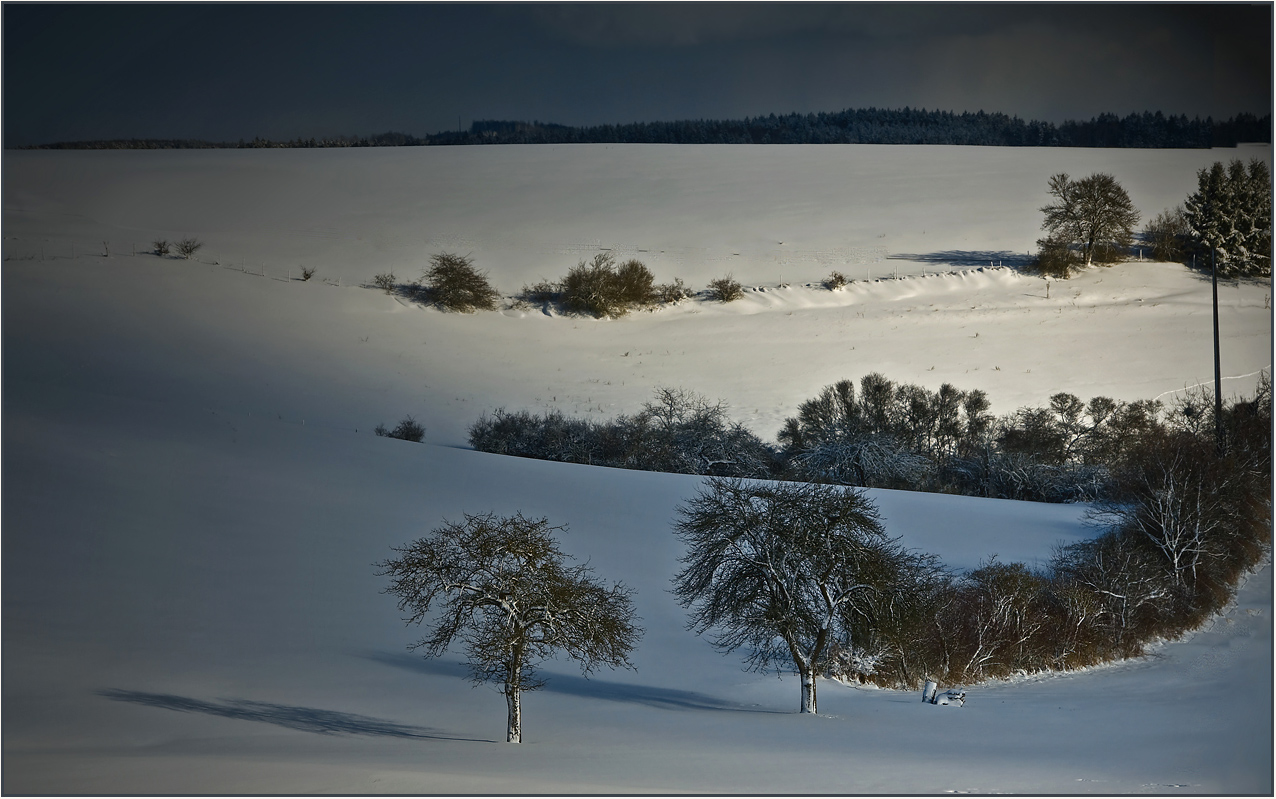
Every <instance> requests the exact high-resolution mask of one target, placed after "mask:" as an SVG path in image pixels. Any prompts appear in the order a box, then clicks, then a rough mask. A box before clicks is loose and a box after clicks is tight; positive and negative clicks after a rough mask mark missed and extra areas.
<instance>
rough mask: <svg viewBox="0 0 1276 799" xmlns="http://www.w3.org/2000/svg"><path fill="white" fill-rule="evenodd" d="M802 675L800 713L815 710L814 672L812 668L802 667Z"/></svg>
mask: <svg viewBox="0 0 1276 799" xmlns="http://www.w3.org/2000/svg"><path fill="white" fill-rule="evenodd" d="M800 673H801V675H802V709H801V710H800V711H798V712H800V713H814V712H815V672H814V671H813V670H812V669H809V668H804V669H802V670H801V672H800Z"/></svg>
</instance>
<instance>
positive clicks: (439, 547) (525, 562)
mask: <svg viewBox="0 0 1276 799" xmlns="http://www.w3.org/2000/svg"><path fill="white" fill-rule="evenodd" d="M562 529H564V528H562V527H554V526H551V525H550V524H549V520H548V519H543V518H542V519H527V518H525V517H524V516H523V515H522V514H521V513H517V514H515V515H513V516H509V517H499V516H496V515H495V514H491V513H488V514H483V515H475V516H471V515H469V514H466V515H465V520H464V521H463V522H459V523H454V522H445V523H444V525H443V526H442V527H439V528H437V529H435V530H434V531H432V532H431V533H430V535H429V536H427V537H425V538H421V539H418V540H417V541H414V542H412V543H411V544H408V545H406V546H402V547H395V548H394V551H395V552H397V553H398V557H395V558H391V559H389V560H386V561H383V562H381V563H379V564H378V566H379V567H380V569H381V571H380V572H379V574H380V575H381V576H385V577H389V578H390V586H389V588H387V589H386V593H389V594H393V595H395V596H397V597H398V598H399V610H401V611H404V612H406V613H407V616H406V618H405V619H404V621H405V622H406V623H408V624H420V623H422V622H424V621H425V620H426V619H427V617H429V618H430V619H431V620H432V626H431V628H430V632H429V634H427V635H426V637H424V638H422V639H421V640H419V641H417V642H416V643H414V644H412V645H411V646H409V649H425V650H426V657H437V656H438V655H441V654H443V652H445V651H446V650H447V649H448V647H449V646H451V645H452V643H453V642H454V641H457V640H459V641H460V642H461V643H462V644H464V646H465V654H466V659H467V661H468V665H469V668H470V677H471V679H472V680H473V681H474V683H475V684H479V683H483V682H495V683H500V684H501V685H502V686H503V688H502V693H504V694H505V697H506V703H507V709H508V712H509V719H508V721H509V724H508V728H507V736H506V740H508V741H510V742H512V743H519V742H521V741H522V714H521V705H520V701H519V696H520V692H521V691H525V690H526V691H530V690H535V689H537V688H540V687H541V686H542V685H544V681H543V680H541V679H540V678H538V677H537V675H536V665H537V663H539V662H540V661H542V660H544V659H546V658H548V657H551V656H552V655H553V654H554V653H555V652H557V651H561V652H563V653H565V654H566V655H567V656H568V657H570V658H572V659H574V660H576V661H578V662H579V663H580V668H581V671H582V673H584V674H586V675H588V674H589V673H591V672H592V671H594V670H595V669H596V668H597V667H599V666H611V667H618V666H625V667H632V665H631V664H630V662H629V653H630V652H631V651H632V650H633V648H634V646H635V645H636V644H637V642H638V639H639V638H641V636H642V629H641V628H639V627H637V626H636V625H635V621H636V617H635V616H634V607H633V598H632V591H631V590H630V589H628V588H626V587H625V586H624V585H623V584H621V583H616V584H615V585H612V586H611V587H607V586H605V585H604V584H602V583H600V582H598V581H597V580H595V579H594V577H593V574H592V571H591V570H590V569H589V568H587V567H586V566H584V565H579V564H577V565H571V564H568V563H567V561H566V557H565V556H564V555H563V553H562V552H561V551H559V549H558V545H557V543H556V542H555V540H554V536H553V533H554V532H555V531H557V530H562Z"/></svg>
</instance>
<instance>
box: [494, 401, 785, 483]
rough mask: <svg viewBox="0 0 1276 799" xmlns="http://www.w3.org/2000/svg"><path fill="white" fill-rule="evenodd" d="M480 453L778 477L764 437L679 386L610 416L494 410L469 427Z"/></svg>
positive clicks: (722, 407) (676, 471) (724, 408)
mask: <svg viewBox="0 0 1276 799" xmlns="http://www.w3.org/2000/svg"><path fill="white" fill-rule="evenodd" d="M469 440H470V444H471V445H472V446H473V447H474V448H475V449H477V450H480V451H482V452H494V453H498V454H505V455H519V456H522V457H529V458H539V459H542V460H554V461H565V462H569V463H585V464H593V465H596V466H613V467H618V468H624V469H639V470H643V471H660V472H673V473H679V474H704V475H719V476H739V477H769V476H772V474H773V470H772V464H773V461H774V456H773V453H772V451H771V449H770V448H769V447H768V446H767V445H766V444H764V443H763V442H762V441H761V439H759V438H758V437H757V436H755V435H753V434H752V433H751V432H749V431H748V430H747V429H745V428H744V427H743V426H741V425H739V424H737V423H734V422H731V421H730V420H729V419H728V418H727V416H726V406H725V405H723V404H722V403H710V402H708V401H707V400H706V399H705V398H704V397H701V396H699V395H697V394H694V393H692V392H688V391H683V390H681V389H660V390H658V391H657V392H656V399H655V400H654V401H652V402H648V403H647V404H646V405H644V406H643V409H642V410H641V411H640V412H638V413H636V414H634V415H633V416H624V415H622V416H618V417H616V418H615V419H612V420H610V421H607V422H593V421H589V420H585V419H571V418H568V417H566V416H564V415H563V414H562V412H560V411H557V410H552V411H548V412H546V413H544V414H542V415H533V414H531V413H529V412H527V411H515V412H507V411H505V410H504V409H497V410H495V411H494V412H493V413H492V414H491V415H490V416H488V415H484V416H483V417H482V418H480V419H479V420H478V421H477V422H475V423H474V424H473V425H471V426H470V431H469Z"/></svg>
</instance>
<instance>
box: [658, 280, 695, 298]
mask: <svg viewBox="0 0 1276 799" xmlns="http://www.w3.org/2000/svg"><path fill="white" fill-rule="evenodd" d="M693 293H694V292H692V291H691V289H689V288H687V286H686V284H685V283H683V282H682V278H680V277H675V278H674V279H673V282H672V283H662V284H660V285H659V286H656V299H657V300H659V301H660V302H663V303H668V304H671V305H672V304H674V303H678V302H682V301H683V300H685V299H687V298H688V297H690V296H691V295H692V294H693Z"/></svg>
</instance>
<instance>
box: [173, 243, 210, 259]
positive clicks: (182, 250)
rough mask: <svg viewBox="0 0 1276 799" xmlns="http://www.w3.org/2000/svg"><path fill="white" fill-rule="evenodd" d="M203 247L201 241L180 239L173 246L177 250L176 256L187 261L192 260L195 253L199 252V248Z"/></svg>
mask: <svg viewBox="0 0 1276 799" xmlns="http://www.w3.org/2000/svg"><path fill="white" fill-rule="evenodd" d="M203 246H204V243H203V242H202V241H200V240H199V239H193V238H185V239H182V240H181V241H179V242H177V243H176V244H174V245H173V247H174V249H176V250H177V254H178V255H180V256H182V257H183V258H185V259H187V260H190V259H191V258H193V257H194V256H195V253H197V252H199V248H200V247H203Z"/></svg>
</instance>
